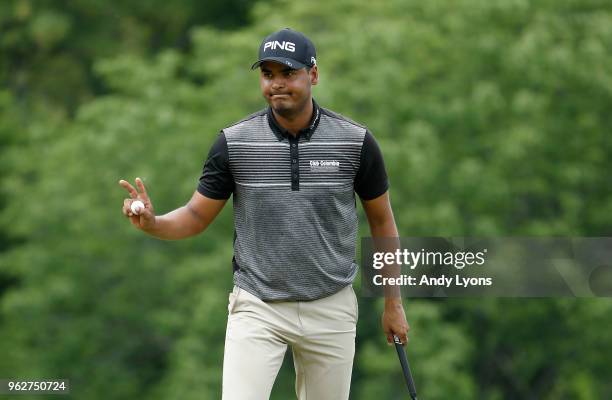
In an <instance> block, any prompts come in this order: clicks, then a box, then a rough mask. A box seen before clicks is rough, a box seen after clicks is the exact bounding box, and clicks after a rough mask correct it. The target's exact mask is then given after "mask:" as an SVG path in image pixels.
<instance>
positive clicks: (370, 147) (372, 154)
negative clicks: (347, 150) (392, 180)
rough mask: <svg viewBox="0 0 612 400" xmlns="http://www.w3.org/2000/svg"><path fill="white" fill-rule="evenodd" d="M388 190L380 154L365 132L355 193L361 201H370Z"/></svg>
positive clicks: (375, 144) (375, 143)
mask: <svg viewBox="0 0 612 400" xmlns="http://www.w3.org/2000/svg"><path fill="white" fill-rule="evenodd" d="M388 189H389V179H388V178H387V171H386V170H385V162H384V161H383V156H382V152H381V151H380V147H379V146H378V143H377V142H376V140H375V139H374V136H373V135H372V134H371V133H370V131H369V130H368V131H366V134H365V137H364V139H363V145H362V146H361V161H360V164H359V170H358V171H357V175H356V176H355V192H356V193H357V194H358V195H359V197H361V199H362V200H372V199H375V198H377V197H378V196H380V195H382V194H384V193H385V192H386V191H387V190H388Z"/></svg>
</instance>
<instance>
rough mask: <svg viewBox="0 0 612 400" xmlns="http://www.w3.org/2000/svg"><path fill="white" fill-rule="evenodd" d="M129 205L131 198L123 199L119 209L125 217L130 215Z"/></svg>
mask: <svg viewBox="0 0 612 400" xmlns="http://www.w3.org/2000/svg"><path fill="white" fill-rule="evenodd" d="M131 205H132V199H124V200H123V209H122V210H121V211H123V215H125V216H126V217H129V216H130V213H131Z"/></svg>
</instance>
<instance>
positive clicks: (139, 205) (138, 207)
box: [130, 200, 145, 215]
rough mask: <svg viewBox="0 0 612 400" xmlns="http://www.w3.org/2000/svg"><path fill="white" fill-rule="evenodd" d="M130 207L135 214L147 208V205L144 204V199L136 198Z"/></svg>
mask: <svg viewBox="0 0 612 400" xmlns="http://www.w3.org/2000/svg"><path fill="white" fill-rule="evenodd" d="M130 208H131V209H132V212H133V213H134V214H135V215H139V214H140V212H141V211H142V210H144V209H145V205H144V203H143V202H142V201H140V200H136V201H134V202H132V205H131V206H130Z"/></svg>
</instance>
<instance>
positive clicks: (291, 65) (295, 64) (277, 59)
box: [251, 57, 307, 69]
mask: <svg viewBox="0 0 612 400" xmlns="http://www.w3.org/2000/svg"><path fill="white" fill-rule="evenodd" d="M266 61H272V62H276V63H279V64H283V65H286V66H288V67H289V68H293V69H300V68H304V67H306V66H307V65H306V64H302V63H301V62H297V61H295V60H292V59H290V58H285V57H266V58H262V59H261V60H259V61H257V62H256V63H255V64H253V65H251V69H255V68H257V67H259V66H260V65H261V64H263V63H264V62H266Z"/></svg>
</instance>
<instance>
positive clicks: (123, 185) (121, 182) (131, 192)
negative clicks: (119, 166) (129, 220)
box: [119, 179, 138, 199]
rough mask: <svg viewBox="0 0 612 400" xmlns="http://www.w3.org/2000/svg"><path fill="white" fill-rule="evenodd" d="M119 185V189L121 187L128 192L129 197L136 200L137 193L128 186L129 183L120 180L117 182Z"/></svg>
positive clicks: (132, 187)
mask: <svg viewBox="0 0 612 400" xmlns="http://www.w3.org/2000/svg"><path fill="white" fill-rule="evenodd" d="M119 185H121V187H123V188H124V189H125V190H127V191H128V193H129V194H130V197H131V198H133V199H137V198H138V192H137V191H136V189H134V186H132V185H130V183H129V182H127V181H124V180H123V179H121V180H120V181H119Z"/></svg>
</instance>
